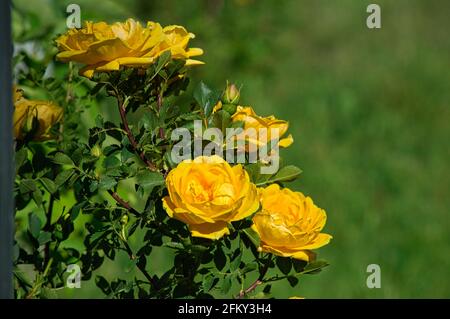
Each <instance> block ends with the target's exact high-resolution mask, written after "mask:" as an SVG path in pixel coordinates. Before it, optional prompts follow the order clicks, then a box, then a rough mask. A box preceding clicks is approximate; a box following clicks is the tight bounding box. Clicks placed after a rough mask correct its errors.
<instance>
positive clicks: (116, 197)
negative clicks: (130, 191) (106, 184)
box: [108, 190, 140, 216]
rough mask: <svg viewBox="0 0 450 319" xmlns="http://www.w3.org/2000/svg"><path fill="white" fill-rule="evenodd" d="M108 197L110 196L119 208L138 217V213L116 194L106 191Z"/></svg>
mask: <svg viewBox="0 0 450 319" xmlns="http://www.w3.org/2000/svg"><path fill="white" fill-rule="evenodd" d="M108 193H109V195H111V197H112V198H114V200H115V201H116V202H117V203H118V204H119V205H121V206H123V207H125V208H126V209H127V210H129V211H130V213H132V214H133V215H135V216H139V215H140V213H139V212H138V211H137V210H136V209H134V208H133V207H131V205H130V204H129V203H128V202H126V201H125V200H124V199H123V198H122V197H120V196H119V194H117V193H116V192H114V191H112V190H108Z"/></svg>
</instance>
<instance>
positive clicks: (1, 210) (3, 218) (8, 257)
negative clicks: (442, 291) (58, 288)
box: [0, 0, 15, 299]
mask: <svg viewBox="0 0 450 319" xmlns="http://www.w3.org/2000/svg"><path fill="white" fill-rule="evenodd" d="M11 60H12V43H11V3H10V0H1V1H0V90H1V93H0V298H1V299H6V298H13V278H12V275H13V265H12V264H13V261H12V250H13V220H14V219H13V216H14V198H13V185H14V184H13V181H14V171H15V170H14V159H13V158H14V157H13V156H14V149H13V147H14V146H13V135H12V132H13V127H12V116H13V106H12V87H11V86H12V83H11V82H12V76H11Z"/></svg>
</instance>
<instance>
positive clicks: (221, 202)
mask: <svg viewBox="0 0 450 319" xmlns="http://www.w3.org/2000/svg"><path fill="white" fill-rule="evenodd" d="M166 185H167V189H168V191H169V196H166V197H165V198H163V206H164V208H165V210H166V211H167V214H168V215H169V216H170V217H173V218H176V219H178V220H180V221H182V222H184V223H186V224H188V225H189V229H190V231H191V233H192V236H195V237H204V238H209V239H219V238H220V237H222V236H224V235H226V234H229V233H230V232H229V230H228V223H229V222H232V221H237V220H241V219H243V218H246V217H248V216H249V215H251V214H252V213H253V212H255V211H256V210H257V209H258V207H259V200H258V194H257V189H256V186H255V185H254V184H252V183H251V182H250V178H249V176H248V174H247V172H246V171H245V170H244V169H243V167H242V166H241V165H236V166H233V167H232V166H230V165H229V164H228V163H227V162H226V161H225V160H224V159H222V158H221V157H219V156H217V155H213V156H210V157H208V156H199V157H197V158H195V159H194V160H185V161H183V162H181V163H180V164H179V165H178V166H177V167H176V168H175V169H173V170H172V171H170V173H169V174H168V176H167V178H166Z"/></svg>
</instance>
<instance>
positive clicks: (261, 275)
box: [236, 258, 270, 299]
mask: <svg viewBox="0 0 450 319" xmlns="http://www.w3.org/2000/svg"><path fill="white" fill-rule="evenodd" d="M269 265H270V258H268V259H267V260H266V263H265V264H264V266H263V267H262V268H261V271H260V273H259V277H258V279H256V280H255V281H254V282H253V283H252V284H251V285H250V286H249V287H248V288H247V289H245V290H241V291H240V292H239V295H238V296H237V297H236V298H238V299H242V298H243V297H244V296H245V295H247V294H249V293H251V292H252V291H253V290H255V289H256V287H258V286H259V285H261V284H262V283H263V279H264V276H265V275H266V274H267V271H268V270H269Z"/></svg>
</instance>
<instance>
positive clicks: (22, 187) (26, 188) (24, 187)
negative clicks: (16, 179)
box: [19, 179, 38, 194]
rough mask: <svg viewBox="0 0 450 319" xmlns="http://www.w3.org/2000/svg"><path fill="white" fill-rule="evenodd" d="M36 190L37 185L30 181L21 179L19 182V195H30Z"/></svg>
mask: <svg viewBox="0 0 450 319" xmlns="http://www.w3.org/2000/svg"><path fill="white" fill-rule="evenodd" d="M37 189H38V188H37V185H36V183H35V181H34V180H32V179H23V180H21V181H20V184H19V191H20V193H21V194H26V193H32V192H34V191H36V190H37Z"/></svg>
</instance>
